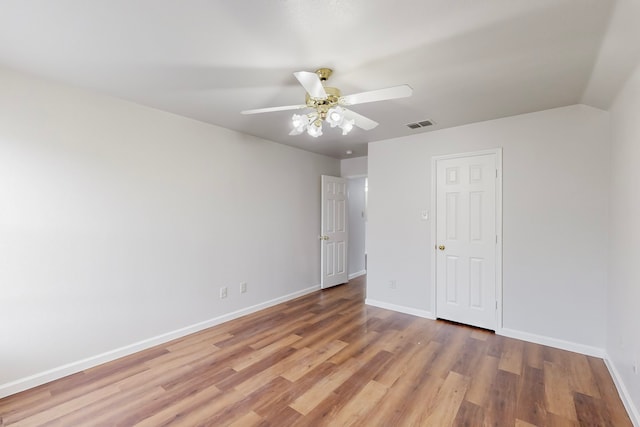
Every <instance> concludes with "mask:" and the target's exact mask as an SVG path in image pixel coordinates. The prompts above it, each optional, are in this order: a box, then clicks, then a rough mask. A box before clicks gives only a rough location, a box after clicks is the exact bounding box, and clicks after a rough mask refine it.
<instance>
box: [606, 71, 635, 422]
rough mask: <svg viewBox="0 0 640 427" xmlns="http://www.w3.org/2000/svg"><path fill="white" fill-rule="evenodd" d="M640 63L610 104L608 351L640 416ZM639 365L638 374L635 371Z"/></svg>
mask: <svg viewBox="0 0 640 427" xmlns="http://www.w3.org/2000/svg"><path fill="white" fill-rule="evenodd" d="M638 112H640V65H638V66H637V67H636V69H635V72H634V73H633V74H632V75H631V78H630V79H629V80H628V81H627V83H626V85H625V86H624V88H623V90H622V92H621V93H620V94H619V95H618V97H617V99H616V101H615V102H614V104H613V107H612V108H611V128H612V141H613V142H612V150H611V219H610V222H609V224H610V233H611V243H610V246H611V249H610V256H609V259H610V270H609V288H608V299H607V354H608V357H609V360H610V361H611V362H612V363H613V366H614V367H615V370H616V371H617V374H618V375H619V379H620V380H621V381H622V382H623V383H624V387H625V388H626V390H627V393H628V396H627V397H628V398H630V399H628V402H629V401H630V402H635V408H633V409H632V411H633V412H634V416H635V419H636V422H637V423H638V422H640V412H638V411H639V409H640V314H639V313H640V310H639V307H640V268H639V267H638V262H639V261H640V187H639V185H640V167H639V165H640V121H639V120H638ZM634 364H635V365H636V369H637V370H638V372H637V374H634V372H633V365H634Z"/></svg>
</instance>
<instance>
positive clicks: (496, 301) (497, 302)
mask: <svg viewBox="0 0 640 427" xmlns="http://www.w3.org/2000/svg"><path fill="white" fill-rule="evenodd" d="M497 309H498V300H496V310H497Z"/></svg>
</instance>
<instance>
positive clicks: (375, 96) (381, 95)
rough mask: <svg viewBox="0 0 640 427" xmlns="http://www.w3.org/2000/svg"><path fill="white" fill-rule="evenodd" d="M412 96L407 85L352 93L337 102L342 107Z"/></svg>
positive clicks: (411, 90) (411, 91)
mask: <svg viewBox="0 0 640 427" xmlns="http://www.w3.org/2000/svg"><path fill="white" fill-rule="evenodd" d="M411 94H413V89H411V86H409V85H400V86H393V87H388V88H386V89H378V90H371V91H369V92H360V93H354V94H353V95H346V96H341V97H340V100H339V101H338V102H339V103H340V104H342V105H355V104H364V103H366V102H375V101H384V100H387V99H396V98H406V97H408V96H411Z"/></svg>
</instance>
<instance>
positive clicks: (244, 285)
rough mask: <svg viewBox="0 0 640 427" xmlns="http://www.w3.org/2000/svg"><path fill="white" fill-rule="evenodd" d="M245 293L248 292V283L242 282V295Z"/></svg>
mask: <svg viewBox="0 0 640 427" xmlns="http://www.w3.org/2000/svg"><path fill="white" fill-rule="evenodd" d="M245 292H247V282H242V283H240V293H241V294H244V293H245Z"/></svg>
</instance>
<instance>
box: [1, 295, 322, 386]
mask: <svg viewBox="0 0 640 427" xmlns="http://www.w3.org/2000/svg"><path fill="white" fill-rule="evenodd" d="M317 290H320V285H316V286H312V287H310V288H306V289H303V290H301V291H297V292H293V293H291V294H288V295H284V296H282V297H278V298H275V299H272V300H269V301H266V302H263V303H260V304H256V305H253V306H251V307H246V308H243V309H240V310H237V311H234V312H232V313H228V314H224V315H222V316H218V317H214V318H212V319H209V320H205V321H203V322H199V323H196V324H193V325H190V326H187V327H184V328H180V329H176V330H174V331H171V332H167V333H164V334H161V335H157V336H155V337H151V338H147V339H145V340H142V341H138V342H135V343H133V344H129V345H126V346H124V347H120V348H116V349H114V350H110V351H107V352H105V353H102V354H97V355H95V356H91V357H87V358H86V359H82V360H78V361H75V362H71V363H67V364H66V365H62V366H58V367H56V368H53V369H49V370H47V371H44V372H40V373H37V374H35V375H31V376H28V377H25V378H20V379H18V380H15V381H12V382H9V383H5V384H0V398H3V397H6V396H10V395H12V394H15V393H19V392H21V391H24V390H28V389H30V388H33V387H37V386H39V385H42V384H46V383H48V382H50V381H54V380H57V379H60V378H63V377H66V376H67V375H71V374H75V373H77V372H80V371H84V370H85V369H89V368H92V367H94V366H98V365H101V364H103V363H106V362H110V361H112V360H116V359H119V358H121V357H124V356H128V355H130V354H133V353H136V352H138V351H142V350H146V349H148V348H151V347H154V346H156V345H160V344H164V343H166V342H169V341H171V340H174V339H176V338H181V337H184V336H186V335H189V334H193V333H195V332H199V331H202V330H203V329H207V328H210V327H212V326H216V325H219V324H221V323H224V322H228V321H229V320H233V319H237V318H238V317H242V316H245V315H247V314H251V313H255V312H256V311H259V310H263V309H265V308H268V307H271V306H274V305H276V304H280V303H283V302H286V301H290V300H292V299H295V298H298V297H301V296H303V295H306V294H310V293H312V292H315V291H317Z"/></svg>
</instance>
